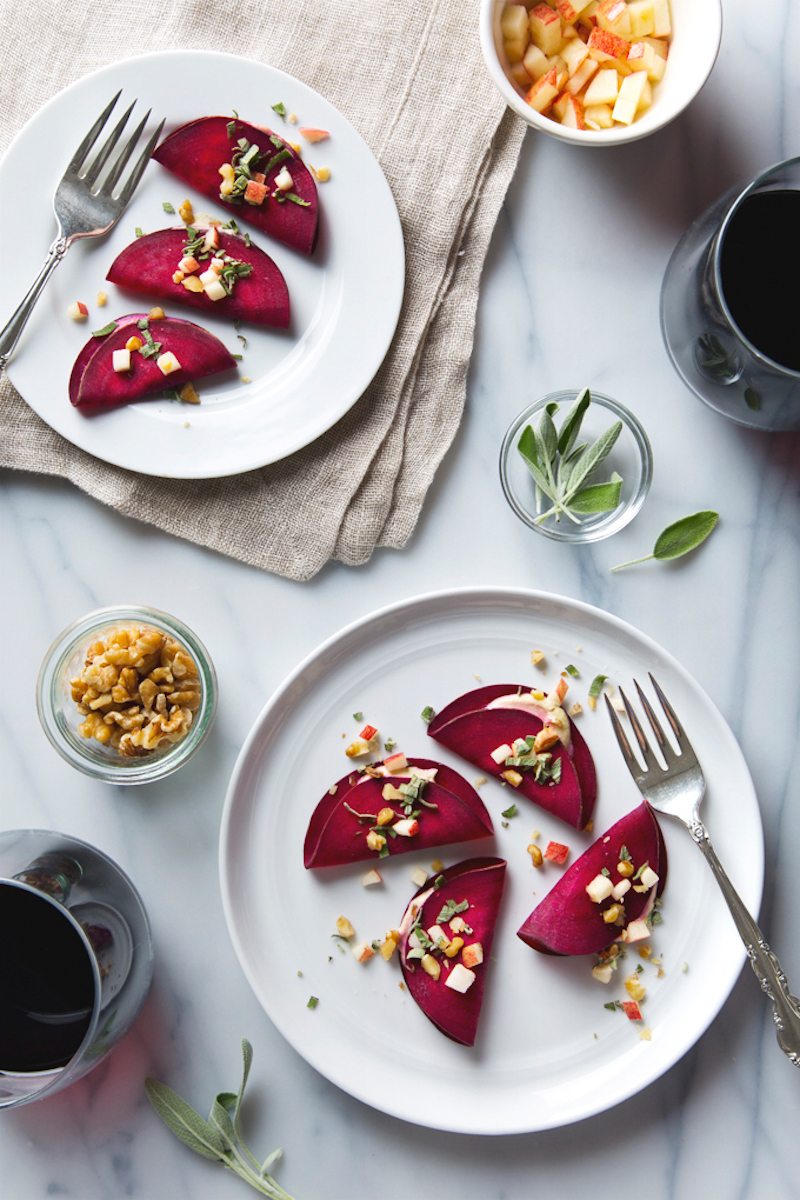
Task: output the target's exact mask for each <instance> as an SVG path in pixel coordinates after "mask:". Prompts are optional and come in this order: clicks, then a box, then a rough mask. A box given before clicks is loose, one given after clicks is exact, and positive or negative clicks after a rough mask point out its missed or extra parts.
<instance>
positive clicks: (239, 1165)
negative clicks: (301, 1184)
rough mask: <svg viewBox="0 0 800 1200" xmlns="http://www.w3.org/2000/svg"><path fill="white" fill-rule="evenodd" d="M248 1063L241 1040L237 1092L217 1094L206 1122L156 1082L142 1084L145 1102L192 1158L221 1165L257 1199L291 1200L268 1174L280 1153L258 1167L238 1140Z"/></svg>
mask: <svg viewBox="0 0 800 1200" xmlns="http://www.w3.org/2000/svg"><path fill="white" fill-rule="evenodd" d="M252 1061H253V1049H252V1046H251V1045H250V1043H249V1042H248V1041H247V1040H246V1039H245V1038H243V1039H242V1080H241V1083H240V1084H239V1090H238V1092H219V1093H218V1094H217V1095H216V1096H215V1098H214V1102H213V1104H212V1105H211V1112H210V1113H209V1116H208V1120H205V1119H204V1118H203V1117H201V1116H200V1114H199V1113H198V1112H195V1110H194V1109H193V1108H192V1107H191V1105H190V1104H187V1102H186V1101H185V1100H184V1099H183V1098H182V1097H181V1096H179V1095H178V1093H177V1092H174V1091H173V1090H172V1088H170V1087H167V1085H166V1084H165V1083H159V1081H158V1080H157V1079H147V1080H146V1081H145V1085H144V1086H145V1091H146V1093H147V1098H148V1100H149V1101H150V1103H151V1104H152V1106H153V1110H154V1112H155V1114H156V1116H157V1117H159V1118H160V1120H162V1121H163V1122H164V1124H165V1125H166V1126H167V1129H169V1130H170V1132H171V1133H173V1134H174V1135H175V1137H176V1138H178V1139H179V1140H180V1141H182V1142H183V1144H184V1145H185V1146H188V1147H189V1149H190V1150H193V1151H194V1152H195V1154H200V1155H201V1156H202V1157H203V1158H208V1159H211V1161H212V1162H218V1163H221V1164H222V1166H223V1167H226V1168H227V1169H228V1170H229V1171H233V1173H234V1174H235V1175H238V1176H239V1178H240V1179H243V1180H244V1181H245V1183H248V1184H249V1185H250V1187H251V1188H253V1189H254V1190H255V1191H257V1192H258V1193H259V1194H260V1195H261V1196H267V1197H269V1200H292V1198H291V1196H290V1195H289V1193H288V1192H286V1191H284V1189H283V1188H282V1187H281V1185H280V1184H279V1183H278V1182H277V1180H275V1179H273V1177H272V1175H271V1174H270V1168H271V1167H272V1165H273V1164H274V1163H275V1162H276V1161H277V1160H278V1159H279V1158H280V1155H281V1151H280V1150H273V1151H272V1153H271V1154H268V1155H267V1157H266V1158H265V1159H264V1162H263V1163H261V1162H259V1160H258V1159H257V1158H256V1157H255V1155H253V1154H252V1152H251V1151H250V1149H249V1148H248V1147H247V1145H246V1144H245V1141H244V1139H243V1137H242V1132H241V1126H240V1121H239V1118H240V1114H241V1108H242V1101H243V1099H244V1090H245V1087H246V1086H247V1078H248V1076H249V1074H250V1066H251V1063H252Z"/></svg>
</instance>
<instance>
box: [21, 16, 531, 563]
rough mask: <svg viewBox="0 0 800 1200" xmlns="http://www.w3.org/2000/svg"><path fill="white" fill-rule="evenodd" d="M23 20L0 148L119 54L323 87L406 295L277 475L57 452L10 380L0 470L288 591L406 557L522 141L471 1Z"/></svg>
mask: <svg viewBox="0 0 800 1200" xmlns="http://www.w3.org/2000/svg"><path fill="white" fill-rule="evenodd" d="M35 10H36V14H37V22H36V24H37V35H36V54H35V57H34V58H33V59H32V58H31V54H30V20H31V10H30V8H29V7H28V6H25V5H18V4H16V3H14V2H13V0H0V27H2V28H3V31H4V38H3V41H4V54H5V64H4V72H3V81H2V85H0V86H2V91H3V98H2V106H0V149H3V150H4V149H5V147H6V146H7V145H8V143H9V141H10V140H11V138H12V136H13V135H14V133H15V132H16V130H17V129H18V128H19V127H20V126H21V125H22V124H23V123H24V122H25V120H26V119H27V117H28V116H29V115H30V113H32V112H34V111H36V109H37V108H38V107H40V106H41V105H42V104H43V103H44V102H45V101H46V100H47V99H49V97H50V96H51V95H53V94H54V93H55V92H57V91H58V90H59V89H61V88H63V87H65V86H66V85H67V84H69V83H71V82H73V81H74V80H76V79H78V78H80V77H81V76H82V75H84V74H86V73H87V72H89V71H92V70H96V69H98V68H99V67H101V66H105V65H106V64H108V63H110V62H113V61H114V60H115V59H118V58H120V57H123V56H129V55H133V54H139V53H146V52H148V51H150V50H158V49H164V48H179V47H180V48H186V49H198V50H200V49H215V50H225V51H228V52H230V53H240V54H244V55H245V56H246V57H248V58H253V59H257V60H259V61H262V62H265V63H269V64H271V65H274V66H278V67H280V68H282V69H283V70H285V71H288V72H289V73H291V74H293V75H296V76H297V77H298V78H300V79H302V80H304V81H305V82H306V83H308V84H309V85H310V86H312V87H313V88H316V89H317V90H318V91H319V92H321V93H322V94H323V95H324V96H326V97H327V98H328V99H329V100H330V101H331V102H332V103H333V104H334V105H336V107H337V108H339V109H340V110H341V112H342V113H344V115H345V116H346V117H348V119H349V120H350V121H351V122H352V123H353V124H354V125H355V127H356V128H357V129H358V131H359V132H360V133H361V135H362V136H363V137H364V139H365V140H366V142H367V143H368V145H369V146H370V148H371V149H372V151H373V153H374V154H375V155H376V157H377V159H378V161H379V162H380V164H381V167H382V169H383V171H384V173H385V175H386V177H387V179H388V181H389V185H390V187H391V189H392V192H393V194H394V197H395V201H396V203H397V207H398V210H399V213H400V218H401V221H402V226H403V233H404V238H405V245H406V291H405V299H404V303H403V310H402V313H401V316H400V321H399V324H398V327H397V332H396V335H395V338H394V341H393V343H392V346H391V348H390V350H389V353H388V354H387V356H386V358H385V360H384V362H383V365H382V366H381V368H380V370H379V371H378V374H377V375H376V377H375V379H374V380H373V382H372V384H371V385H370V386H369V388H368V389H367V391H366V392H365V393H364V395H363V396H362V397H361V399H360V400H359V401H358V402H357V403H356V404H355V405H354V407H353V408H352V409H351V410H350V412H349V413H348V414H347V415H346V416H345V417H343V418H342V419H341V420H340V421H339V422H338V424H337V425H336V426H334V428H333V429H331V430H329V431H328V432H327V433H326V434H324V435H323V436H322V437H320V438H319V439H318V440H317V441H316V442H314V443H313V444H312V445H310V446H308V447H306V448H305V449H303V450H301V451H299V452H297V453H296V454H294V455H292V456H291V457H290V458H287V459H284V460H283V461H281V462H278V463H275V464H273V465H271V466H268V467H264V468H261V469H259V470H256V471H250V472H248V473H246V474H243V475H239V476H236V477H233V478H225V479H219V480H198V481H194V480H168V479H153V478H152V477H150V476H144V475H137V474H135V473H132V472H129V471H124V470H122V469H119V468H117V467H113V466H108V465H107V464H105V463H103V462H101V461H99V460H98V459H96V458H94V457H92V456H91V455H89V454H86V453H85V452H83V451H81V450H79V449H77V448H76V447H74V446H73V445H71V444H70V443H69V442H67V441H65V440H64V439H63V438H62V437H60V436H59V435H58V434H56V433H54V432H53V431H52V430H51V429H50V428H49V427H48V426H47V425H46V424H45V423H44V422H43V421H42V420H41V419H40V418H39V417H37V416H36V414H35V413H33V412H32V410H31V409H30V408H28V406H27V405H26V404H25V403H24V401H23V400H22V399H21V398H20V396H19V395H18V394H17V393H16V392H15V390H14V389H13V388H12V386H11V385H10V383H9V382H8V380H7V379H2V381H0V466H6V467H11V468H15V469H18V470H27V471H35V472H39V473H42V474H47V475H57V476H61V477H63V478H66V479H69V480H71V481H72V482H73V483H75V484H77V486H78V487H80V488H81V489H83V491H85V492H88V493H89V494H90V495H91V496H94V497H95V498H96V499H98V500H100V501H102V502H103V503H105V504H108V505H110V506H111V507H112V508H114V509H116V510H117V511H118V512H120V513H122V514H124V515H125V516H129V517H134V518H136V519H137V520H140V521H145V522H148V523H149V524H152V525H155V526H157V527H158V528H160V529H163V530H165V531H167V532H168V533H171V534H175V535H177V536H178V537H182V538H186V539H188V540H189V541H192V542H195V543H198V544H200V545H203V546H208V547H211V548H213V549H215V550H219V551H221V552H222V553H224V554H228V555H231V556H232V557H234V558H237V559H240V560H242V561H244V562H247V563H251V564H252V565H254V566H257V567H260V568H263V569H265V570H268V571H273V572H276V573H278V574H281V575H285V576H288V577H290V578H293V579H298V580H302V579H309V578H311V577H312V576H313V575H314V574H316V572H317V571H319V570H320V568H321V567H322V566H324V564H325V563H326V562H327V561H329V560H330V559H338V560H340V561H342V562H345V563H349V564H358V563H363V562H365V561H366V560H367V559H368V558H369V557H370V555H371V553H372V552H373V550H374V549H375V547H376V546H386V547H394V548H399V547H401V546H403V545H404V544H405V543H406V542H407V540H408V539H409V537H410V536H411V534H412V532H413V530H414V527H415V525H416V522H417V519H418V517H419V513H420V510H421V507H422V504H423V501H424V498H425V494H426V492H427V489H428V487H429V485H430V483H431V481H432V479H433V476H434V473H435V471H436V468H437V467H438V465H439V463H440V461H441V459H442V458H443V456H444V454H445V452H446V450H447V449H448V447H449V446H450V444H451V442H452V440H453V437H454V436H455V433H456V430H457V428H458V424H459V421H460V418H461V414H462V411H463V406H464V399H465V391H466V376H467V367H468V363H469V358H470V354H471V350H472V342H473V331H474V322H475V308H476V304H477V295H478V283H479V279H480V274H481V269H482V266H483V262H484V258H485V255H486V251H487V248H488V244H489V239H490V236H491V232H492V228H493V226H494V223H495V220H496V218H497V214H498V212H499V209H500V206H501V204H502V201H503V197H504V195H505V192H506V189H507V187H508V184H509V181H510V179H511V176H512V174H513V172H514V168H515V166H516V161H517V157H518V154H519V149H520V145H521V141H522V136H523V131H524V126H523V125H522V123H521V122H520V121H518V120H517V118H515V117H514V116H513V115H512V114H511V113H510V112H508V111H507V110H506V109H505V107H504V105H503V102H502V100H501V99H500V98H499V96H498V94H497V92H496V91H495V88H494V86H493V84H492V83H491V82H490V80H489V78H488V76H487V74H486V72H485V70H484V68H483V63H482V61H481V55H480V48H479V44H478V34H477V21H478V5H477V3H476V0H466V3H465V2H464V0H402V3H401V4H385V3H378V2H377V0H326V3H325V4H324V5H322V6H320V5H319V4H318V3H317V2H316V0H280V3H278V2H276V0H238V3H237V5H236V8H235V12H234V11H232V9H231V7H230V6H229V5H228V4H223V3H220V2H219V0H170V2H169V3H167V2H166V0H157V3H155V4H153V5H148V6H147V9H146V10H142V11H141V12H139V13H138V14H137V10H136V9H135V8H132V7H131V5H130V4H129V3H128V2H127V0H103V2H102V4H101V3H100V0H88V2H87V3H86V4H85V5H81V6H72V7H71V8H70V10H69V14H68V20H67V19H66V17H67V14H66V12H65V10H64V8H63V4H61V3H60V0H37V3H36V5H35ZM431 180H435V181H436V203H435V205H431V204H430V202H429V198H430V187H431V184H430V181H431ZM426 201H427V202H426ZM43 250H44V248H43ZM65 403H66V397H65Z"/></svg>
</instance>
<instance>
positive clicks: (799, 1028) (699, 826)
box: [689, 818, 800, 1067]
mask: <svg viewBox="0 0 800 1200" xmlns="http://www.w3.org/2000/svg"><path fill="white" fill-rule="evenodd" d="M689 832H690V833H691V835H692V838H693V839H694V841H695V843H696V844H697V846H698V847H699V849H700V851H701V853H702V854H703V855H704V857H705V860H706V862H707V863H708V865H709V866H710V867H711V870H712V871H713V873H714V878H715V879H716V881H717V883H718V884H719V886H720V889H721V891H722V894H723V896H724V897H725V901H726V903H727V905H728V908H729V909H730V911H731V916H732V917H733V920H734V923H735V925H736V928H737V929H738V930H739V934H740V936H741V939H742V941H743V942H744V944H745V949H746V950H747V957H748V958H749V959H750V966H751V967H752V968H753V970H754V972H755V974H756V978H757V979H758V981H759V983H760V984H761V990H762V991H763V992H764V993H765V995H767V996H768V997H769V999H770V1000H771V1001H772V1019H773V1021H774V1022H775V1032H776V1034H777V1037H778V1045H779V1046H780V1048H781V1050H783V1052H784V1054H785V1055H786V1056H787V1057H788V1058H789V1060H790V1062H793V1063H794V1065H795V1066H796V1067H800V1000H798V999H797V997H796V996H793V995H792V993H791V991H790V990H789V985H788V983H787V982H786V976H785V975H784V973H783V968H782V967H781V964H780V963H779V962H778V959H777V957H776V955H775V954H774V952H773V951H772V950H771V949H770V947H769V946H768V944H767V942H766V939H765V938H764V935H763V933H762V932H761V930H760V929H759V927H758V925H757V923H756V922H755V921H754V920H753V918H752V917H751V916H750V913H749V912H748V911H747V909H746V907H745V905H744V902H743V900H742V898H741V896H740V895H739V893H738V892H737V891H736V888H735V887H734V886H733V884H732V883H731V881H730V879H729V878H728V875H727V872H726V871H725V868H724V867H723V865H722V863H721V862H720V861H719V859H718V858H717V852H716V850H715V849H714V847H713V846H712V844H711V839H710V838H709V836H708V831H707V830H706V828H705V826H704V825H703V823H702V821H700V820H699V819H697V818H695V820H694V821H692V822H691V823H690V825H689Z"/></svg>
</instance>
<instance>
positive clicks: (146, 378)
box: [69, 315, 236, 411]
mask: <svg viewBox="0 0 800 1200" xmlns="http://www.w3.org/2000/svg"><path fill="white" fill-rule="evenodd" d="M137 319H138V318H137V316H136V315H133V316H130V315H129V316H126V317H122V318H120V320H119V321H118V322H117V325H116V328H115V329H114V330H113V331H112V332H111V333H109V334H107V335H106V336H105V337H102V338H92V340H91V342H90V343H87V345H86V346H84V347H83V350H81V352H80V354H79V355H78V357H77V359H76V361H75V365H74V367H73V369H72V376H71V378H70V389H69V391H70V400H71V402H72V403H73V404H74V405H75V406H76V407H77V408H85V409H91V410H93V411H98V410H100V409H108V408H117V407H118V406H119V405H121V404H131V403H132V402H133V401H135V400H141V399H143V398H144V397H145V396H150V395H153V394H154V393H156V392H163V391H164V390H165V388H180V387H182V386H183V385H184V384H185V383H190V382H193V381H194V380H197V379H204V378H205V377H206V376H207V375H217V374H219V373H220V372H222V371H229V370H232V369H233V368H234V367H235V366H236V362H235V360H234V358H233V356H232V355H231V353H230V351H229V350H228V349H226V347H225V346H223V344H222V342H221V341H220V340H219V338H216V337H214V335H213V333H209V332H208V330H207V329H201V327H200V326H199V325H195V324H194V323H193V322H192V321H181V320H178V319H177V318H175V317H163V318H161V319H160V320H151V321H150V322H149V329H150V333H151V334H152V335H153V339H154V340H155V341H156V342H160V343H161V350H160V351H159V353H160V354H164V353H166V352H167V351H168V350H171V351H172V353H173V354H174V355H175V357H176V358H177V360H178V362H179V363H180V364H181V367H180V370H178V371H173V372H172V373H171V374H170V375H164V374H163V372H162V371H161V369H160V368H159V367H158V366H157V365H156V358H157V357H158V355H153V357H152V358H144V357H143V356H142V355H141V354H140V353H139V352H138V351H134V352H133V353H132V354H131V370H130V371H125V372H124V373H119V372H117V371H115V370H114V367H113V353H114V351H115V350H121V349H123V347H124V346H125V343H126V342H127V340H128V338H130V337H131V336H132V334H133V333H134V331H135V330H136V326H135V325H133V322H134V321H136V320H137ZM137 336H138V334H137ZM92 346H94V347H95V349H94V351H93V352H91V350H90V347H92Z"/></svg>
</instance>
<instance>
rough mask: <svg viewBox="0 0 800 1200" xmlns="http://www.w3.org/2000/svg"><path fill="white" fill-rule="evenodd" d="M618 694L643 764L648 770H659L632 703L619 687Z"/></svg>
mask: <svg viewBox="0 0 800 1200" xmlns="http://www.w3.org/2000/svg"><path fill="white" fill-rule="evenodd" d="M619 694H620V696H621V697H622V703H623V704H624V705H625V712H626V713H627V714H628V720H629V721H630V723H631V728H632V729H633V732H634V733H635V734H636V741H637V742H638V743H639V749H640V750H641V752H642V758H643V759H644V765H645V766H646V767H647V769H648V771H660V770H661V767H660V765H659V763H658V762H657V760H656V756H655V755H654V754H653V751H652V750H651V749H650V743H649V742H648V740H647V737H646V736H645V732H644V730H643V729H642V727H641V725H640V724H639V718H638V717H637V715H636V712H635V710H634V708H633V705H632V704H631V702H630V701H629V699H628V697H627V696H626V695H625V693H624V692H623V690H622V688H620V689H619Z"/></svg>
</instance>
